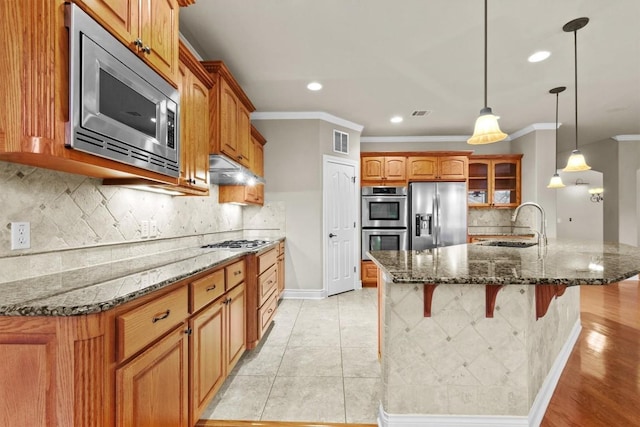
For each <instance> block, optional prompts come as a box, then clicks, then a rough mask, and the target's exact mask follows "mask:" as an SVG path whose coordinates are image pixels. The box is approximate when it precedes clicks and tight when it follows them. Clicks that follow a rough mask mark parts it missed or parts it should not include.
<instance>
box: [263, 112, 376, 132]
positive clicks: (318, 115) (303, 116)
mask: <svg viewBox="0 0 640 427" xmlns="http://www.w3.org/2000/svg"><path fill="white" fill-rule="evenodd" d="M251 120H323V121H325V122H329V123H333V124H334V125H338V126H342V127H345V128H347V129H351V130H354V131H356V132H362V129H364V126H362V125H359V124H357V123H354V122H350V121H349V120H345V119H342V118H340V117H336V116H334V115H332V114H329V113H325V112H324V111H264V112H253V113H251Z"/></svg>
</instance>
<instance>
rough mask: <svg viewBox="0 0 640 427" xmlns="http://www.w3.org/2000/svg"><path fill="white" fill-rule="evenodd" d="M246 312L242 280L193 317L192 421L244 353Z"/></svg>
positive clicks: (192, 423) (190, 323)
mask: <svg viewBox="0 0 640 427" xmlns="http://www.w3.org/2000/svg"><path fill="white" fill-rule="evenodd" d="M245 316H246V310H245V285H244V283H241V284H240V285H237V286H236V287H235V288H233V289H232V290H231V291H229V292H227V293H226V294H224V295H223V296H222V297H221V298H219V299H217V300H216V301H215V302H214V303H212V304H211V305H209V306H208V307H207V308H206V309H204V310H203V311H202V312H200V313H199V314H197V315H195V316H193V317H192V319H191V320H190V321H189V325H190V328H191V331H192V334H191V339H190V346H189V348H190V352H191V369H190V382H191V392H192V397H191V408H190V411H191V421H192V422H191V425H194V424H195V423H196V422H197V421H198V419H199V418H200V415H201V414H202V411H204V410H205V408H206V407H207V405H208V404H209V402H210V401H211V399H212V398H213V396H214V395H215V394H216V392H217V391H218V390H219V389H220V386H222V384H223V383H224V380H225V379H226V378H227V376H228V374H229V372H231V370H232V369H233V367H234V366H235V365H236V363H238V360H240V357H242V355H243V354H244V350H245Z"/></svg>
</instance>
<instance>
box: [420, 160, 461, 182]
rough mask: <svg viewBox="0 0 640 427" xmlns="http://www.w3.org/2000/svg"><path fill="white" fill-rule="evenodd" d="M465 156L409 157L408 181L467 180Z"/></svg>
mask: <svg viewBox="0 0 640 427" xmlns="http://www.w3.org/2000/svg"><path fill="white" fill-rule="evenodd" d="M468 161H469V159H468V157H467V156H447V155H444V156H409V157H407V179H408V180H409V181H464V180H466V179H467V168H468Z"/></svg>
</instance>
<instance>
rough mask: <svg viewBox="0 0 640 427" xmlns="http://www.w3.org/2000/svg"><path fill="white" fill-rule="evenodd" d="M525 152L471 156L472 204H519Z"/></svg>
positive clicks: (508, 205) (469, 195) (511, 206)
mask: <svg viewBox="0 0 640 427" xmlns="http://www.w3.org/2000/svg"><path fill="white" fill-rule="evenodd" d="M521 159H522V154H516V155H491V156H471V157H470V158H469V189H468V201H469V207H504V208H514V207H517V206H518V205H519V204H520V161H521Z"/></svg>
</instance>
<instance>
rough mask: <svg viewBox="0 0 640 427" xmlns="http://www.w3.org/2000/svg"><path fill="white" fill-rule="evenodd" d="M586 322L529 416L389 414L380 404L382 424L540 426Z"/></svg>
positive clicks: (569, 343) (577, 327)
mask: <svg viewBox="0 0 640 427" xmlns="http://www.w3.org/2000/svg"><path fill="white" fill-rule="evenodd" d="M581 330H582V325H581V324H580V319H578V320H577V321H576V323H575V324H574V325H573V328H572V329H571V332H570V333H569V337H568V338H567V340H566V341H565V343H564V345H563V346H562V348H561V349H560V352H559V353H558V356H557V357H556V360H555V361H554V362H553V365H552V366H551V369H550V370H549V373H548V374H547V377H546V378H545V380H544V382H543V383H542V386H541V387H540V390H539V391H538V395H537V396H536V398H535V400H534V401H533V405H531V409H530V410H529V414H528V416H508V415H505V416H500V415H405V414H388V413H386V412H385V411H384V409H383V408H382V405H380V407H379V410H378V426H379V427H499V426H510V427H520V426H522V427H537V426H539V425H540V423H541V422H542V418H543V417H544V414H545V412H546V411H547V406H548V405H549V402H550V401H551V397H552V396H553V392H554V391H555V389H556V386H557V385H558V381H559V380H560V375H562V371H563V370H564V367H565V366H566V364H567V361H568V360H569V357H570V356H571V351H572V350H573V347H574V346H575V344H576V342H577V341H578V337H579V336H580V331H581Z"/></svg>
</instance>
